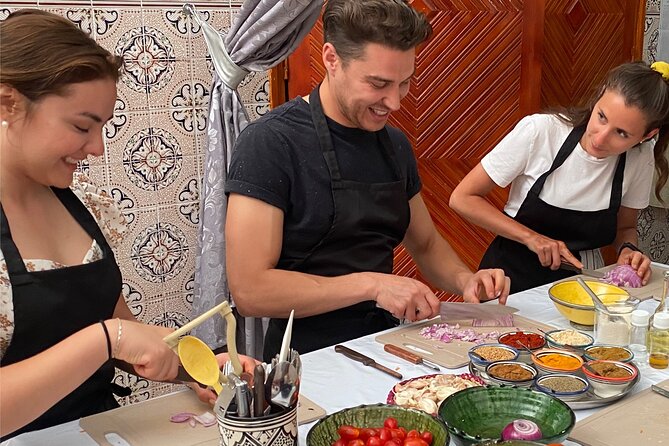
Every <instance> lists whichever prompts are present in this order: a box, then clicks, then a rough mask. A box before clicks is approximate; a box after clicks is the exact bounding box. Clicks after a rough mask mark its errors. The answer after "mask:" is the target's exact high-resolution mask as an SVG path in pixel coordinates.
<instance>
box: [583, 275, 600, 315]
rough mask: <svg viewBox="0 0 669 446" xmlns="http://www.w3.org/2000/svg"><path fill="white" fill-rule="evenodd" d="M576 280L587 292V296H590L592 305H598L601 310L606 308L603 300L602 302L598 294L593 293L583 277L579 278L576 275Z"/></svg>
mask: <svg viewBox="0 0 669 446" xmlns="http://www.w3.org/2000/svg"><path fill="white" fill-rule="evenodd" d="M576 282H578V284H579V285H581V286H582V287H583V289H584V290H585V292H586V293H588V296H590V298H591V299H592V303H593V305H594V306H596V307H599V308H600V309H602V310H606V305H604V302H602V301H601V299H600V298H599V296H597V295H596V294H595V292H594V291H592V289H590V287H589V286H588V284H587V283H585V281H584V280H583V279H581V278H580V277H577V278H576Z"/></svg>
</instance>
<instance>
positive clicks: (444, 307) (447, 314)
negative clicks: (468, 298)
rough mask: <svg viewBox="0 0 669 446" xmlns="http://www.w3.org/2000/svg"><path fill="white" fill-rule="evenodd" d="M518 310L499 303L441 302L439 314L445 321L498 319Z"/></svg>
mask: <svg viewBox="0 0 669 446" xmlns="http://www.w3.org/2000/svg"><path fill="white" fill-rule="evenodd" d="M517 311H518V309H517V308H514V307H510V306H508V305H500V304H498V303H489V304H469V303H464V302H441V303H440V304H439V314H440V315H441V318H442V319H443V320H445V321H448V320H462V319H497V318H502V317H506V316H508V315H510V314H513V313H516V312H517Z"/></svg>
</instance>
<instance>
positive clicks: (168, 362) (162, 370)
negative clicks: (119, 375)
mask: <svg viewBox="0 0 669 446" xmlns="http://www.w3.org/2000/svg"><path fill="white" fill-rule="evenodd" d="M105 324H106V325H107V329H108V331H109V337H110V341H111V343H112V349H113V350H114V357H115V358H116V359H119V360H121V361H125V362H127V363H128V364H132V366H133V368H134V369H135V372H137V374H138V375H140V376H143V377H145V378H148V379H150V380H153V381H169V380H172V379H174V378H175V377H176V375H177V370H178V367H179V358H178V357H177V355H176V354H175V353H174V352H173V351H172V349H170V348H169V347H168V345H167V344H166V343H165V342H163V338H164V337H165V336H167V335H168V334H170V333H171V332H172V331H174V330H173V329H171V328H166V327H158V326H155V325H147V324H142V323H139V322H134V321H129V320H126V319H110V320H107V321H105ZM119 324H122V330H121V338H120V342H119V344H118V349H117V348H116V339H117V336H118V333H119Z"/></svg>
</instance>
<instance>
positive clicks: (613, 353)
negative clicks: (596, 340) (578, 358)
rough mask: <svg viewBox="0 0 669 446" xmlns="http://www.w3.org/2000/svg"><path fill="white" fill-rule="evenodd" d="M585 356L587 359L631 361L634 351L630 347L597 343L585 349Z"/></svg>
mask: <svg viewBox="0 0 669 446" xmlns="http://www.w3.org/2000/svg"><path fill="white" fill-rule="evenodd" d="M583 357H584V358H585V360H586V361H593V360H596V359H603V360H606V361H620V362H631V361H632V359H634V353H633V352H632V350H630V349H629V348H627V347H622V346H620V345H608V344H596V345H593V346H590V347H588V348H586V349H585V350H584V351H583Z"/></svg>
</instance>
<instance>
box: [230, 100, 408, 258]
mask: <svg viewBox="0 0 669 446" xmlns="http://www.w3.org/2000/svg"><path fill="white" fill-rule="evenodd" d="M327 122H328V126H329V128H330V133H331V135H332V140H333V146H334V149H335V154H336V157H337V162H338V163H339V169H340V172H341V176H342V179H345V180H352V181H358V182H363V183H383V182H391V181H397V180H398V178H396V175H395V174H394V171H393V169H392V166H391V164H390V160H388V159H386V158H387V156H386V155H385V153H384V151H383V148H382V146H381V144H380V141H379V139H378V135H377V132H368V131H364V130H361V129H356V128H348V127H344V126H342V125H339V124H338V123H336V122H335V121H333V120H331V119H327ZM386 129H387V130H388V134H389V135H390V139H391V141H392V143H393V147H394V149H395V153H396V158H397V162H398V164H399V168H400V172H401V173H402V176H403V180H404V181H405V184H406V191H407V196H408V197H409V198H411V197H413V196H414V195H416V194H417V193H418V192H419V191H420V189H421V182H420V178H419V176H418V169H417V167H416V158H415V156H414V154H413V150H412V148H411V144H410V143H409V141H408V139H407V138H406V136H405V135H404V134H403V133H402V132H401V131H400V130H398V129H396V128H393V127H390V126H386ZM225 191H226V193H228V194H229V193H237V194H241V195H245V196H249V197H253V198H257V199H259V200H262V201H264V202H266V203H268V204H270V205H272V206H275V207H277V208H279V209H281V210H282V211H283V212H284V228H283V247H284V249H285V248H286V247H288V246H289V247H290V250H291V252H293V253H295V252H302V253H304V254H306V253H308V252H309V251H311V249H312V248H313V247H314V246H315V245H316V244H317V243H318V242H319V241H320V240H321V239H322V238H323V237H324V236H325V234H326V233H327V232H328V230H329V229H330V226H331V225H332V220H333V218H334V204H333V200H332V191H331V187H330V173H329V171H328V168H327V165H326V164H325V159H324V158H323V152H322V150H321V147H320V145H319V143H318V136H317V135H316V130H315V128H314V125H313V122H312V120H311V111H310V109H309V104H308V103H307V102H306V101H304V100H303V99H302V98H300V97H298V98H295V99H293V100H292V101H289V102H287V103H285V104H283V105H281V106H280V107H278V108H276V109H275V110H272V111H271V112H269V113H268V114H267V115H265V116H263V117H261V118H260V119H258V120H256V121H254V122H252V123H250V124H249V125H248V126H247V127H246V128H245V129H244V130H243V131H242V133H241V134H240V135H239V138H238V139H237V143H236V145H235V150H234V152H233V155H232V160H231V164H230V169H229V173H228V179H227V182H226V185H225ZM282 251H283V250H282ZM282 254H283V252H282ZM282 257H283V256H282ZM277 266H278V267H279V268H281V261H279V265H277Z"/></svg>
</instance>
